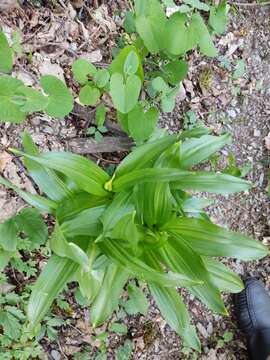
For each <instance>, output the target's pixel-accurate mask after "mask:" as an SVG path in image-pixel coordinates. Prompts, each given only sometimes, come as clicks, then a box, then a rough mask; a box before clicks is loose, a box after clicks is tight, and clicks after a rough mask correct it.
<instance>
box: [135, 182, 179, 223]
mask: <svg viewBox="0 0 270 360" xmlns="http://www.w3.org/2000/svg"><path fill="white" fill-rule="evenodd" d="M133 198H134V202H135V206H136V211H137V215H138V217H139V219H140V221H141V222H142V224H146V225H147V226H148V227H150V228H151V227H153V226H157V227H158V226H160V225H163V224H164V223H166V222H167V221H169V219H170V218H171V213H172V202H173V201H172V200H173V199H172V195H171V191H170V186H169V184H166V183H159V182H150V183H144V184H140V185H136V186H135V188H134V192H133Z"/></svg>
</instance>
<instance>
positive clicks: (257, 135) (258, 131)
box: [253, 129, 261, 137]
mask: <svg viewBox="0 0 270 360" xmlns="http://www.w3.org/2000/svg"><path fill="white" fill-rule="evenodd" d="M253 134H254V136H255V137H260V136H261V132H260V130H258V129H255V130H254V133H253Z"/></svg>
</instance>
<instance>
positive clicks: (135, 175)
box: [112, 168, 250, 194]
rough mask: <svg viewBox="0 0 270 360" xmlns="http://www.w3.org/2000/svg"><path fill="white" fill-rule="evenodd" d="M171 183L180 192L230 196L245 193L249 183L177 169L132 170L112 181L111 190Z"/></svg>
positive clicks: (206, 173) (223, 175) (208, 173)
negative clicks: (195, 191)
mask: <svg viewBox="0 0 270 360" xmlns="http://www.w3.org/2000/svg"><path fill="white" fill-rule="evenodd" d="M157 180H158V181H159V182H172V183H173V184H172V187H173V188H179V189H182V190H198V191H208V192H211V193H218V194H230V193H233V192H238V191H245V190H247V189H248V188H249V187H250V183H249V182H248V181H245V180H243V179H240V178H237V177H234V176H230V175H226V174H216V173H211V172H189V171H183V170H179V169H167V168H151V169H141V170H134V171H131V172H130V173H128V174H125V175H123V176H120V177H118V178H116V179H115V180H114V181H113V186H112V190H113V191H115V192H119V191H122V190H125V189H128V188H130V187H132V186H134V185H135V184H141V183H145V182H153V181H157Z"/></svg>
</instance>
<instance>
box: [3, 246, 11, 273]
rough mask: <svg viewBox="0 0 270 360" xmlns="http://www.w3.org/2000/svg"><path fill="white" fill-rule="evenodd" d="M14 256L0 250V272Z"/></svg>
mask: <svg viewBox="0 0 270 360" xmlns="http://www.w3.org/2000/svg"><path fill="white" fill-rule="evenodd" d="M13 255H14V253H13V252H9V251H5V250H2V249H0V271H2V270H4V268H5V267H6V266H7V265H8V263H9V260H10V259H11V258H12V256H13Z"/></svg>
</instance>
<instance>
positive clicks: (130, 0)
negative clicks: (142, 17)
mask: <svg viewBox="0 0 270 360" xmlns="http://www.w3.org/2000/svg"><path fill="white" fill-rule="evenodd" d="M127 5H128V6H129V7H130V10H132V11H133V12H134V7H133V4H132V0H127Z"/></svg>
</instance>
